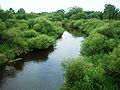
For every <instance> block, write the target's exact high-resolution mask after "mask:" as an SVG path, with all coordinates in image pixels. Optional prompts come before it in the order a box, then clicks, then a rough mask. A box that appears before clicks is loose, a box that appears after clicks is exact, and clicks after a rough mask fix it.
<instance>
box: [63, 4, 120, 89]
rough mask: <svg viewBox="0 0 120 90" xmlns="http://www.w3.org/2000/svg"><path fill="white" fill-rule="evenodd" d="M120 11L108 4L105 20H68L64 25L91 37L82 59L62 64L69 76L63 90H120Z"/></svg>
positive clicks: (86, 39)
mask: <svg viewBox="0 0 120 90" xmlns="http://www.w3.org/2000/svg"><path fill="white" fill-rule="evenodd" d="M79 12H80V11H79ZM113 12H114V13H113ZM118 12H119V10H118V9H116V8H115V6H114V5H110V4H108V5H105V10H104V13H103V20H100V19H98V18H96V19H95V18H94V19H79V20H78V19H77V20H75V19H74V20H73V19H68V20H66V21H65V22H64V23H65V27H66V28H67V29H74V30H76V31H80V32H83V33H85V34H86V35H87V37H86V38H85V40H84V41H83V44H82V47H81V50H80V53H81V56H80V57H78V58H76V59H70V60H67V61H65V62H63V63H62V66H63V70H64V77H65V83H64V85H63V87H62V90H119V88H120V84H119V82H120V54H119V52H120V21H119V20H116V17H117V16H116V15H117V13H118ZM115 13H116V14H115ZM114 15H115V16H114Z"/></svg>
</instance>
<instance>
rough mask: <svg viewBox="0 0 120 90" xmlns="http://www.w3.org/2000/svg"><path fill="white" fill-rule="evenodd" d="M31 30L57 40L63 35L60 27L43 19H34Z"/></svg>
mask: <svg viewBox="0 0 120 90" xmlns="http://www.w3.org/2000/svg"><path fill="white" fill-rule="evenodd" d="M33 29H34V30H35V31H37V32H39V33H41V34H47V35H48V36H54V37H55V38H58V36H60V35H61V34H62V33H63V29H62V28H61V27H60V26H58V25H56V24H54V23H53V22H51V21H49V20H47V19H44V18H38V19H36V21H35V24H34V26H33Z"/></svg>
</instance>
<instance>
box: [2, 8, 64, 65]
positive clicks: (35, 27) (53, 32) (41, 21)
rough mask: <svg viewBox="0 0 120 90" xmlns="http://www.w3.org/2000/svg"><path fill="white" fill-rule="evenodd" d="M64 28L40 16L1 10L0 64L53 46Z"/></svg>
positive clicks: (19, 11)
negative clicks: (23, 54) (25, 53)
mask: <svg viewBox="0 0 120 90" xmlns="http://www.w3.org/2000/svg"><path fill="white" fill-rule="evenodd" d="M63 31H64V30H63V28H62V27H61V26H59V25H57V24H56V23H54V22H52V21H50V20H48V19H47V18H46V17H43V16H42V15H39V14H34V13H25V10H24V9H23V8H21V9H19V10H18V12H17V13H15V12H14V10H13V9H12V8H10V9H9V10H7V11H4V10H0V64H4V63H5V62H9V61H11V60H13V59H14V58H15V57H16V56H18V55H20V54H21V53H24V52H28V51H31V50H33V49H47V48H49V47H50V46H53V45H54V43H55V41H56V39H57V38H59V37H60V36H61V35H62V33H63Z"/></svg>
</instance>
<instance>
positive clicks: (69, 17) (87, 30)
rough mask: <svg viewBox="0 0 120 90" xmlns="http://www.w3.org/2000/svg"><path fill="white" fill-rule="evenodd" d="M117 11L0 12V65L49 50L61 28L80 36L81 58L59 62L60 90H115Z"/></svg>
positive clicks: (119, 43) (119, 63)
mask: <svg viewBox="0 0 120 90" xmlns="http://www.w3.org/2000/svg"><path fill="white" fill-rule="evenodd" d="M119 20H120V11H119V9H118V8H116V7H115V6H114V5H111V4H106V5H105V9H104V11H103V12H100V11H97V12H95V11H84V10H83V9H82V8H80V7H72V8H69V11H68V12H65V11H64V10H58V11H56V12H51V13H48V12H42V13H26V12H25V10H24V9H23V8H20V9H19V10H18V11H17V12H15V11H14V10H13V9H12V8H10V9H9V10H6V11H4V10H2V9H1V10H0V64H4V63H5V62H9V60H12V59H14V58H15V57H16V56H18V55H20V54H21V53H24V52H28V51H31V50H33V49H47V48H49V47H50V46H53V45H54V43H55V41H56V39H57V38H59V37H60V36H61V35H62V33H63V31H64V30H63V28H62V27H64V28H65V29H67V30H71V29H72V30H74V31H75V33H76V32H77V31H79V32H82V33H84V34H85V35H86V36H87V37H86V38H85V40H84V42H83V44H82V47H81V51H80V52H81V56H80V57H78V58H76V59H73V60H68V61H65V62H63V64H62V66H63V69H64V76H65V83H64V86H63V88H62V89H63V90H119V88H120V84H119V82H120V54H119V53H120V21H119Z"/></svg>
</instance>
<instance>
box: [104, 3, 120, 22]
mask: <svg viewBox="0 0 120 90" xmlns="http://www.w3.org/2000/svg"><path fill="white" fill-rule="evenodd" d="M118 12H119V9H118V8H116V7H115V6H114V5H111V4H105V9H104V18H105V19H109V20H111V19H117V14H118Z"/></svg>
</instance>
